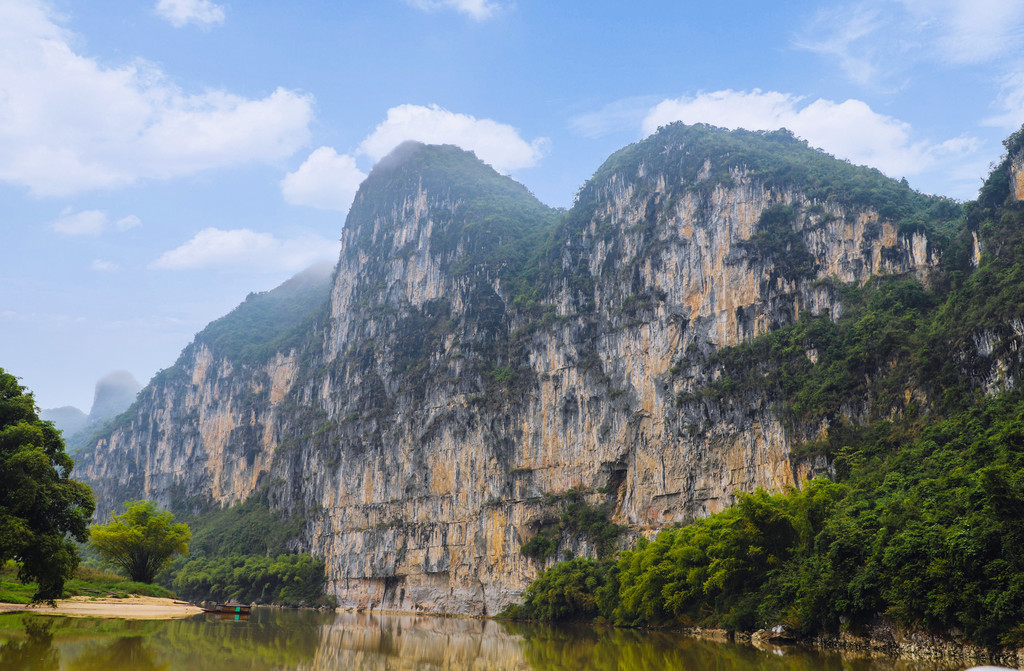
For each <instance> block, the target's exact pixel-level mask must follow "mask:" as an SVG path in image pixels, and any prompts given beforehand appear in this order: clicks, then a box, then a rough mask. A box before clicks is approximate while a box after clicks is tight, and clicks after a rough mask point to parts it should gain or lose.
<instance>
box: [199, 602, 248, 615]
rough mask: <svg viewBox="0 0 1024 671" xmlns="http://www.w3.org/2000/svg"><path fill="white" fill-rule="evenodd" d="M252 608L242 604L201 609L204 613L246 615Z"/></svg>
mask: <svg viewBox="0 0 1024 671" xmlns="http://www.w3.org/2000/svg"><path fill="white" fill-rule="evenodd" d="M250 610H252V606H249V605H246V604H244V603H218V604H215V605H214V606H213V608H203V612H204V613H223V614H230V615H248V614H249V611H250Z"/></svg>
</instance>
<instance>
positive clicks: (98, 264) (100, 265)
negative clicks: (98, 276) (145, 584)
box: [89, 259, 121, 273]
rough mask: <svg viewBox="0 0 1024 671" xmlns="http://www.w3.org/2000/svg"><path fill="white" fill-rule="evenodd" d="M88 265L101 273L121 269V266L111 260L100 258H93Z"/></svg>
mask: <svg viewBox="0 0 1024 671" xmlns="http://www.w3.org/2000/svg"><path fill="white" fill-rule="evenodd" d="M89 267H90V268H92V269H93V270H95V271H97V272H101V273H112V272H114V271H115V270H120V269H121V266H119V265H117V264H116V263H114V262H113V261H103V260H101V259H93V262H92V264H90V266H89Z"/></svg>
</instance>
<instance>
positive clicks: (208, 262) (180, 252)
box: [148, 228, 340, 273]
mask: <svg viewBox="0 0 1024 671" xmlns="http://www.w3.org/2000/svg"><path fill="white" fill-rule="evenodd" d="M339 249H340V243H339V242H338V241H336V240H328V239H327V238H324V237H322V236H319V235H306V236H301V237H297V238H290V239H281V238H278V237H276V236H274V235H272V234H270V233H257V232H255V231H252V230H249V229H247V228H241V229H235V230H230V231H225V230H221V229H218V228H206V229H203V230H201V231H199V232H198V233H196V234H195V236H194V237H193V238H192V239H191V240H189V241H188V242H186V243H185V244H183V245H181V246H180V247H177V248H175V249H172V250H170V251H167V252H164V253H163V254H162V255H160V257H159V258H157V259H156V260H154V261H153V262H151V263H150V264H149V266H148V267H149V268H150V269H152V270H199V269H203V270H221V271H245V272H267V273H274V272H280V271H288V272H296V271H299V270H303V269H304V268H308V267H309V266H310V265H312V264H314V263H316V262H317V261H325V260H326V261H332V262H333V261H336V260H337V257H338V252H339Z"/></svg>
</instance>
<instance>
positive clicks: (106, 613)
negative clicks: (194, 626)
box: [0, 596, 203, 620]
mask: <svg viewBox="0 0 1024 671" xmlns="http://www.w3.org/2000/svg"><path fill="white" fill-rule="evenodd" d="M18 612H23V613H39V614H40V615H68V616H71V617H114V618H120V619H123V620H172V619H175V618H181V617H191V616H192V615H196V614H198V613H202V612H203V611H202V609H201V608H197V607H196V606H193V605H192V604H189V603H185V602H184V601H176V600H174V599H158V598H157V597H152V596H130V597H126V598H124V599H114V598H95V599H94V598H91V597H87V596H73V597H71V598H70V599H61V600H59V601H57V607H56V608H53V607H52V606H48V605H46V604H42V605H35V606H24V605H21V604H14V603H0V613H18Z"/></svg>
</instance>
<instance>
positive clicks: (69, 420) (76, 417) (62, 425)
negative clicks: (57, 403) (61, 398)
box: [39, 405, 89, 436]
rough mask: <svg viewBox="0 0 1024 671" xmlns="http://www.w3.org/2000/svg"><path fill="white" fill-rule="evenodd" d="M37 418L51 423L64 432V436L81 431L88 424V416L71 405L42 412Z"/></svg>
mask: <svg viewBox="0 0 1024 671" xmlns="http://www.w3.org/2000/svg"><path fill="white" fill-rule="evenodd" d="M39 417H40V418H41V419H44V420H46V421H49V422H53V425H54V426H56V427H57V428H58V429H60V430H61V431H62V432H64V435H65V436H70V435H71V434H73V433H77V432H78V431H81V430H82V429H84V428H85V425H86V424H88V423H89V415H87V414H85V413H84V412H82V411H81V410H79V409H78V408H76V407H74V406H72V405H65V406H62V407H60V408H49V409H47V410H42V411H40V413H39Z"/></svg>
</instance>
